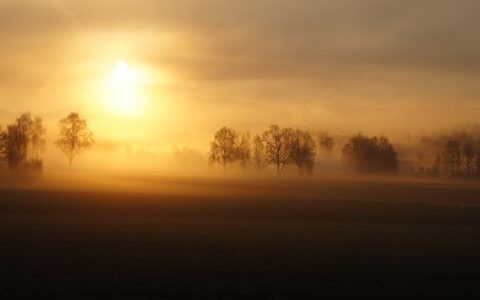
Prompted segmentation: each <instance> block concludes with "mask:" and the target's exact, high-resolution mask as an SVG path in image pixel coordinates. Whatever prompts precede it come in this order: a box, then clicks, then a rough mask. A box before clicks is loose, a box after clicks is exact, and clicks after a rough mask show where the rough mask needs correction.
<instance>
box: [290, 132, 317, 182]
mask: <svg viewBox="0 0 480 300" xmlns="http://www.w3.org/2000/svg"><path fill="white" fill-rule="evenodd" d="M315 148H316V143H315V140H314V139H313V138H312V135H311V134H310V132H308V131H307V130H301V129H296V130H294V131H293V132H292V137H291V150H290V159H291V161H292V162H293V163H294V164H295V165H296V166H297V167H298V170H299V172H300V173H302V172H303V171H305V170H306V171H309V172H311V171H312V170H313V163H314V161H315V155H316V154H317V152H316V151H315Z"/></svg>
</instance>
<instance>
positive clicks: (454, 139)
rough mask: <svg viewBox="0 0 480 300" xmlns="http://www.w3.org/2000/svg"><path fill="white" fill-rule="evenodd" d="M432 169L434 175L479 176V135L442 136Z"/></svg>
mask: <svg viewBox="0 0 480 300" xmlns="http://www.w3.org/2000/svg"><path fill="white" fill-rule="evenodd" d="M432 171H433V173H434V174H435V175H438V174H447V175H450V176H464V177H474V176H475V177H480V137H479V138H478V140H476V141H475V139H474V138H473V137H472V136H470V135H468V134H465V133H464V134H460V135H452V136H448V137H443V141H442V147H441V149H440V150H439V151H438V152H437V155H436V157H435V161H434V164H433V168H432Z"/></svg>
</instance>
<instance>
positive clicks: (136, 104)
mask: <svg viewBox="0 0 480 300" xmlns="http://www.w3.org/2000/svg"><path fill="white" fill-rule="evenodd" d="M141 80H142V77H141V74H140V73H139V72H138V71H136V70H133V69H131V68H130V66H129V65H128V64H127V63H126V62H124V61H118V62H117V63H116V65H115V66H114V68H113V70H112V71H111V73H110V74H109V76H108V78H107V81H106V89H107V98H108V101H107V102H108V109H109V110H110V111H111V112H113V113H114V114H116V115H123V116H134V115H137V114H139V113H141V110H142V106H143V97H142V94H141V89H140V88H141Z"/></svg>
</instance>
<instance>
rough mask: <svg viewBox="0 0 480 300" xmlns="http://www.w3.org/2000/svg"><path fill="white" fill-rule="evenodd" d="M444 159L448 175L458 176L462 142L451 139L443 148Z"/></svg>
mask: <svg viewBox="0 0 480 300" xmlns="http://www.w3.org/2000/svg"><path fill="white" fill-rule="evenodd" d="M442 157H443V162H444V164H445V169H446V170H447V172H448V174H450V175H452V176H455V175H457V174H458V172H459V170H460V164H461V150H460V142H459V141H457V140H453V139H449V140H448V141H447V142H446V143H445V145H444V147H443V153H442Z"/></svg>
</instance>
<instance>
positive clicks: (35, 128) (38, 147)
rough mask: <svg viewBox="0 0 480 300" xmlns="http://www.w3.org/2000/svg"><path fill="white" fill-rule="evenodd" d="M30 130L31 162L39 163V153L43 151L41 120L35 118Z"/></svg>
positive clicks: (43, 130) (43, 139)
mask: <svg viewBox="0 0 480 300" xmlns="http://www.w3.org/2000/svg"><path fill="white" fill-rule="evenodd" d="M31 125H32V127H31V130H30V140H31V141H30V142H31V147H32V148H31V152H32V156H31V158H32V161H40V157H39V155H40V152H41V151H43V150H44V149H45V144H46V141H45V138H44V136H45V133H46V130H45V127H44V126H43V123H42V119H41V118H38V117H37V118H35V120H34V121H33V123H32V124H31Z"/></svg>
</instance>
